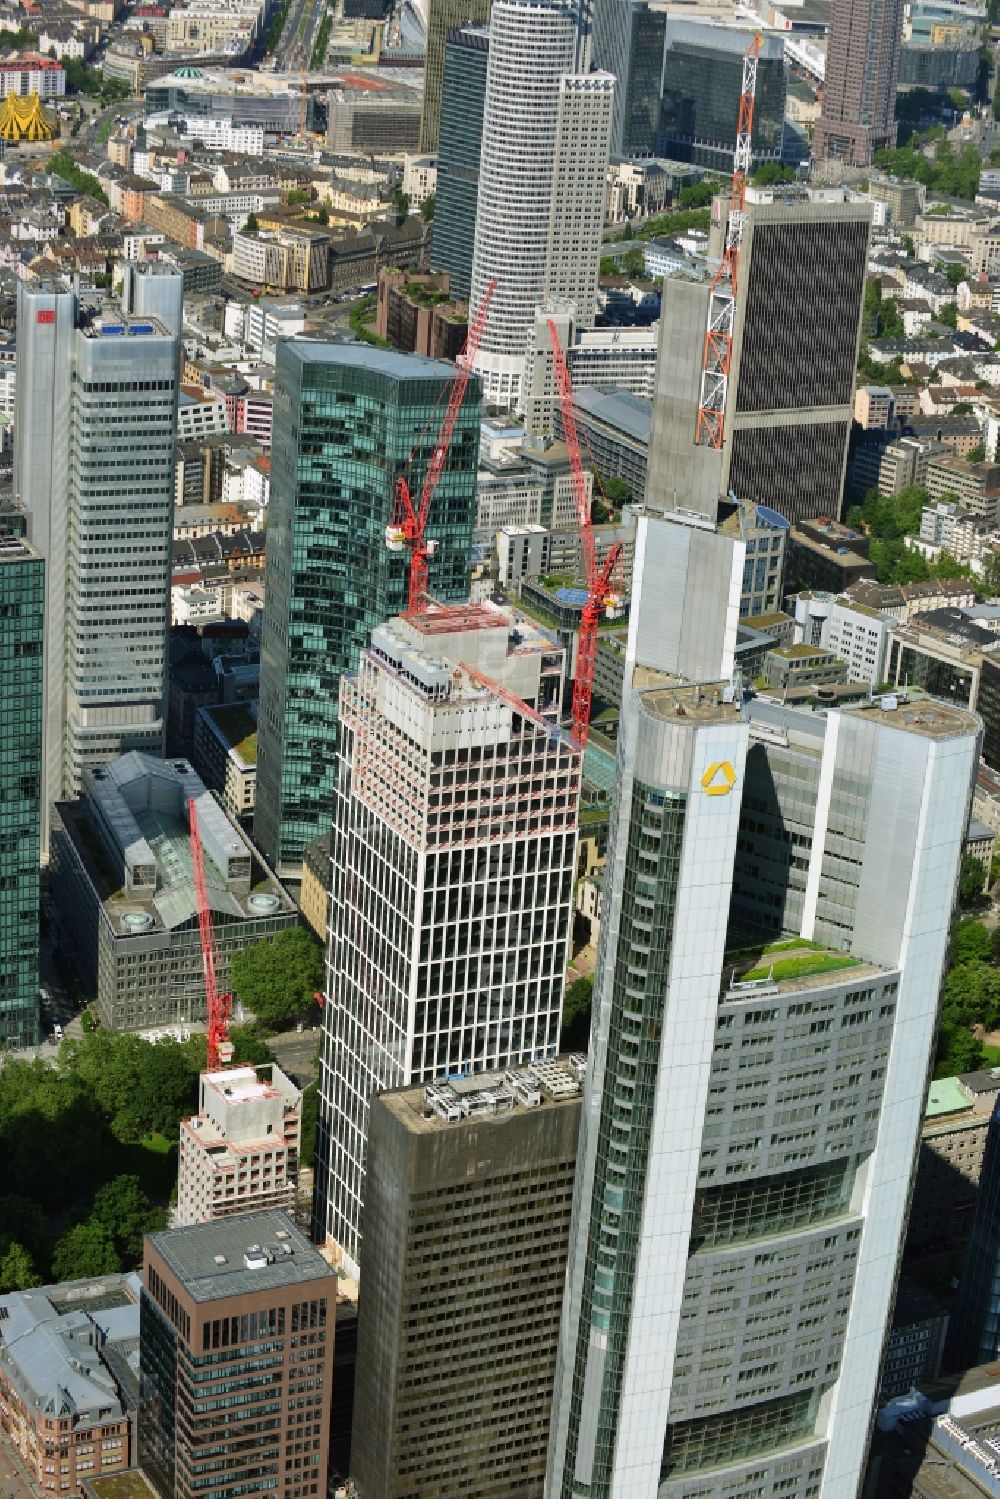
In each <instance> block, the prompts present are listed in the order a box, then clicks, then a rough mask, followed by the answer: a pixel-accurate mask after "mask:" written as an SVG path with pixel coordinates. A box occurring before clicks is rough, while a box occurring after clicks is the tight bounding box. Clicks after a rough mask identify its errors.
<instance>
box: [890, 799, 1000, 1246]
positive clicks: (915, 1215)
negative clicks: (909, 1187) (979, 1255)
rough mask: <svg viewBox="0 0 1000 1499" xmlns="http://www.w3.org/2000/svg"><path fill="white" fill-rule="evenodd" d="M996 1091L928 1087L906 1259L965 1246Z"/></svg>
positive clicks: (975, 1085) (956, 1082) (996, 1085)
mask: <svg viewBox="0 0 1000 1499" xmlns="http://www.w3.org/2000/svg"><path fill="white" fill-rule="evenodd" d="M980 774H982V772H980ZM998 1092H1000V1077H993V1076H992V1074H991V1073H989V1072H979V1073H968V1074H966V1075H965V1076H964V1077H939V1078H935V1079H934V1080H933V1082H932V1083H931V1085H930V1088H929V1090H928V1094H927V1102H926V1105H925V1109H924V1125H923V1130H922V1131H921V1135H920V1151H919V1154H918V1156H917V1172H916V1176H915V1177H914V1181H913V1196H912V1199H911V1201H910V1213H909V1218H908V1220H907V1225H906V1253H907V1256H908V1257H909V1258H919V1257H920V1256H922V1255H927V1254H935V1253H940V1252H941V1251H942V1250H945V1249H959V1248H961V1247H962V1246H963V1245H964V1244H965V1243H966V1242H967V1240H968V1237H969V1233H970V1232H971V1229H972V1215H973V1212H974V1210H975V1206H976V1196H977V1194H978V1192H979V1178H980V1175H981V1173H982V1169H983V1155H984V1153H985V1150H986V1136H987V1132H988V1130H989V1123H990V1115H991V1114H992V1112H993V1105H994V1104H995V1103H996V1100H997V1094H998Z"/></svg>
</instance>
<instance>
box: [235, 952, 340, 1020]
mask: <svg viewBox="0 0 1000 1499" xmlns="http://www.w3.org/2000/svg"><path fill="white" fill-rule="evenodd" d="M230 974H231V978H232V985H233V991H234V993H235V994H236V995H237V996H238V998H239V1000H240V1002H241V1004H243V1005H245V1006H246V1008H247V1009H248V1010H251V1011H252V1012H253V1014H254V1015H255V1016H256V1019H257V1022H258V1024H259V1025H260V1026H262V1027H263V1028H264V1029H265V1030H269V1031H275V1030H280V1029H281V1028H282V1026H283V1025H288V1024H294V1023H295V1022H296V1021H297V1020H304V1019H306V1018H308V1017H311V1016H313V1015H315V1013H316V1001H315V999H314V997H313V996H314V995H315V994H316V993H317V992H318V991H320V990H322V987H323V950H322V948H321V947H320V945H319V943H318V942H317V941H316V938H315V937H314V936H313V935H312V933H311V932H307V931H306V929H305V927H301V926H296V927H289V928H288V929H287V930H285V931H283V932H279V933H278V935H277V936H276V937H275V938H273V939H272V940H269V941H264V942H257V943H255V944H254V946H253V947H248V948H244V950H243V951H242V952H238V953H234V955H233V960H232V963H231V965H230Z"/></svg>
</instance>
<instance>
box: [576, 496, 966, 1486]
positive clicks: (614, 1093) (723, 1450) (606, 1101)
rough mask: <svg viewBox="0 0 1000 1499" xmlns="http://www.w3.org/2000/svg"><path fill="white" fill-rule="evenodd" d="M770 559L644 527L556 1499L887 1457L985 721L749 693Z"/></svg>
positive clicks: (946, 707)
mask: <svg viewBox="0 0 1000 1499" xmlns="http://www.w3.org/2000/svg"><path fill="white" fill-rule="evenodd" d="M743 552H744V543H743V542H742V541H740V540H735V539H732V538H728V537H727V536H726V535H725V534H723V533H719V532H714V533H713V531H712V530H711V529H706V527H705V524H704V521H701V520H699V519H696V518H695V517H692V516H689V515H686V514H685V515H683V516H682V515H680V514H678V515H675V516H671V515H665V516H657V515H654V514H652V513H651V512H647V515H646V516H645V517H643V518H641V519H640V521H639V529H638V533H637V537H636V558H637V571H636V578H635V583H634V592H633V601H632V611H631V620H630V633H629V642H628V655H627V660H626V666H625V690H624V694H623V700H622V717H621V726H620V734H619V740H618V751H619V752H618V786H617V795H616V799H615V805H614V809H613V813H612V821H611V828H610V832H609V843H608V856H607V864H606V870H607V874H606V881H605V891H604V912H605V915H604V918H603V920H602V923H601V935H600V947H599V951H598V956H597V967H596V973H595V985H594V1029H593V1032H592V1044H591V1055H590V1060H589V1070H588V1078H587V1089H586V1096H585V1101H584V1110H583V1118H582V1123H581V1135H580V1147H579V1153H578V1161H577V1178H576V1188H575V1195H574V1215H573V1230H572V1243H571V1248H570V1269H569V1274H568V1278H567V1293H566V1298H565V1301H564V1306H563V1322H562V1338H561V1350H560V1361H559V1367H558V1370H557V1375H556V1385H555V1400H554V1410H553V1423H552V1431H551V1445H550V1463H549V1471H548V1478H547V1488H546V1493H547V1496H548V1499H649V1496H650V1495H654V1494H655V1495H657V1496H658V1499H756V1496H759V1495H761V1494H767V1495H775V1496H778V1495H781V1496H784V1495H788V1496H794V1499H856V1496H857V1494H858V1492H859V1488H860V1484H861V1480H862V1477H863V1474H864V1463H865V1452H866V1447H867V1442H868V1436H869V1430H870V1422H871V1413H872V1408H873V1402H874V1400H875V1397H876V1394H877V1390H878V1379H879V1371H880V1364H881V1353H882V1345H883V1340H884V1336H885V1331H886V1328H887V1326H888V1319H889V1316H890V1313H891V1309H892V1302H893V1295H894V1291H895V1281H896V1273H897V1266H898V1262H899V1253H900V1248H901V1244H902V1236H903V1231H904V1227H905V1219H906V1210H907V1202H908V1196H909V1186H910V1180H911V1176H912V1171H913V1167H914V1162H915V1156H916V1149H917V1145H918V1143H919V1135H920V1127H921V1123H922V1119H923V1105H924V1095H925V1091H926V1078H927V1073H928V1065H929V1060H930V1056H931V1054H932V1051H933V1046H934V1039H935V1030H936V1021H937V1008H938V994H939V987H940V980H941V974H942V971H943V965H944V961H945V957H946V954H947V949H948V940H949V928H950V917H951V909H952V903H953V892H954V889H955V884H956V880H957V875H958V868H959V861H960V859H961V854H962V847H963V839H964V833H965V827H966V822H967V818H968V809H969V800H970V793H971V787H972V781H973V777H974V774H975V768H976V764H977V760H978V752H979V741H980V731H981V726H980V723H979V721H978V719H977V718H976V716H975V715H974V714H972V713H970V712H969V711H968V710H967V709H965V708H963V707H956V706H954V705H952V704H946V703H938V702H935V701H933V700H931V699H923V700H921V701H920V702H919V703H916V704H912V705H911V704H908V703H906V702H905V701H899V700H898V699H897V698H896V697H891V698H886V699H875V700H874V701H873V702H872V703H870V704H866V705H865V706H863V707H858V708H849V709H844V710H843V711H841V712H829V713H813V712H811V711H809V710H795V709H788V708H782V707H779V706H777V705H768V704H765V703H761V702H757V701H754V702H751V703H749V704H744V703H742V702H741V701H740V698H739V696H738V694H737V691H736V689H735V688H734V686H733V683H732V662H733V654H732V638H733V632H732V631H731V629H730V625H731V624H734V623H735V620H734V619H733V618H731V616H732V615H734V614H735V607H738V606H735V607H734V605H733V599H734V585H735V590H738V588H739V582H740V576H741V573H742V566H743V560H744V558H743ZM737 596H738V595H737ZM694 598H697V599H698V600H699V601H702V600H704V601H705V602H706V603H707V602H708V601H710V600H715V599H717V598H720V599H723V600H726V599H728V600H729V609H728V610H727V622H726V627H725V629H722V630H718V629H716V628H714V627H713V626H712V623H711V622H707V628H702V629H701V630H700V631H699V632H698V636H697V637H696V638H695V637H691V638H689V639H688V640H687V641H685V639H684V634H683V631H684V622H685V618H686V617H687V615H688V613H689V610H690V605H691V602H692V599H694ZM702 607H704V605H702ZM712 641H714V642H715V664H714V671H712V672H711V674H708V673H706V666H708V667H711V665H712V663H711V662H710V661H708V660H707V652H708V650H709V649H710V646H711V642H712ZM698 653H700V659H699V655H698Z"/></svg>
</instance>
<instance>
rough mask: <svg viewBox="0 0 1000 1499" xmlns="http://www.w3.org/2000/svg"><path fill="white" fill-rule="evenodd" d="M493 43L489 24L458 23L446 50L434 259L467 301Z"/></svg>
mask: <svg viewBox="0 0 1000 1499" xmlns="http://www.w3.org/2000/svg"><path fill="white" fill-rule="evenodd" d="M431 3H432V6H434V5H437V4H440V3H444V4H447V3H448V0H431ZM489 47H490V35H489V31H488V29H487V28H486V27H485V26H458V27H456V28H455V30H453V31H450V32H449V33H448V36H447V40H446V42H445V48H444V86H443V90H442V94H441V105H440V108H441V128H440V133H439V137H438V147H437V198H436V202H435V206H434V225H433V229H432V239H431V252H430V259H431V264H432V265H433V266H434V268H435V269H436V270H439V271H446V272H447V273H448V277H449V279H450V284H451V288H452V291H453V293H454V295H455V296H456V297H463V298H465V299H466V300H467V299H468V297H469V293H470V291H471V289H472V254H473V249H474V246H475V242H476V204H477V201H478V198H479V158H480V155H481V153H482V144H483V113H484V110H485V108H486V62H487V57H488V55H489Z"/></svg>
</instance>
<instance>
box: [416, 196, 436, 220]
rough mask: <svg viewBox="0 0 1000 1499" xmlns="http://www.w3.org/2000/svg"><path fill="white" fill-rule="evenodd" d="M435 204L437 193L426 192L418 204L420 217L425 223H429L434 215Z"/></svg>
mask: <svg viewBox="0 0 1000 1499" xmlns="http://www.w3.org/2000/svg"><path fill="white" fill-rule="evenodd" d="M436 205H437V193H428V194H427V196H426V198H425V199H424V201H423V202H422V203H421V205H420V217H421V218H422V219H423V221H424V223H425V224H429V223H430V222H431V220H432V219H433V217H434V209H435V207H436Z"/></svg>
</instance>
